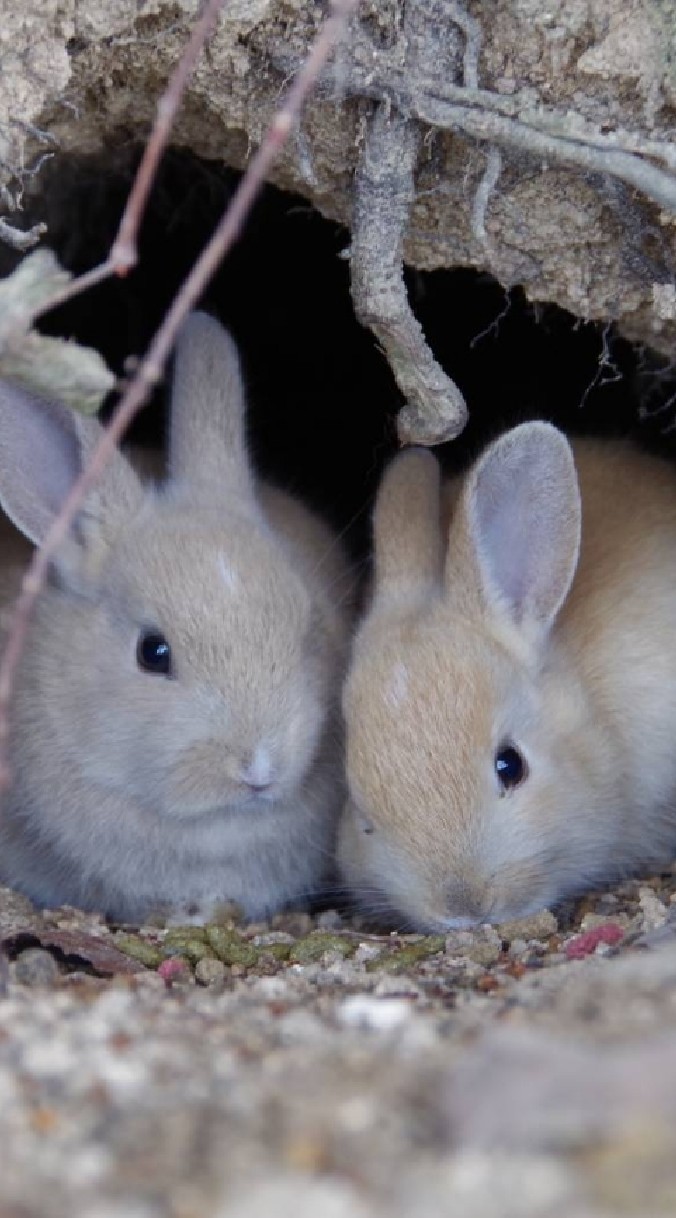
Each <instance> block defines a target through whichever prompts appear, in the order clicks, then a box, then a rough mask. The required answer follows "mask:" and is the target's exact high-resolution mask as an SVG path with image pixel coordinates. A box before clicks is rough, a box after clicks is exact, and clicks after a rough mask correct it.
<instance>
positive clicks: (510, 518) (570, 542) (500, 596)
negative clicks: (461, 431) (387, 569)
mask: <svg viewBox="0 0 676 1218" xmlns="http://www.w3.org/2000/svg"><path fill="white" fill-rule="evenodd" d="M464 510H465V513H466V515H465V520H466V525H467V529H468V534H469V541H470V545H471V548H472V550H473V554H474V559H475V564H476V568H477V574H478V577H479V583H480V587H481V593H482V599H483V600H484V603H485V605H486V606H487V607H488V608H489V609H492V610H496V611H498V612H502V613H506V614H507V616H508V618H509V619H510V620H511V622H512V623H513V624H514V625H515V626H517V627H519V628H523V629H526V630H527V631H528V630H529V629H534V630H535V631H536V632H542V631H544V632H546V631H547V630H548V629H549V627H550V626H551V625H552V623H553V622H554V619H555V618H556V615H557V613H558V612H559V610H560V608H561V606H562V604H563V602H564V600H565V598H566V596H567V595H568V592H569V590H570V585H571V583H572V581H573V576H574V575H575V570H576V567H577V561H578V556H579V550H580V526H581V505H580V490H579V486H578V480H577V473H576V470H575V462H574V460H573V454H572V451H571V448H570V445H569V443H568V441H567V440H566V438H565V436H564V435H562V433H561V432H560V431H557V429H556V428H555V427H552V426H551V425H550V424H549V423H540V422H535V423H524V424H522V425H521V426H520V427H515V428H514V429H513V430H512V431H509V432H507V433H506V434H505V435H503V436H501V437H500V439H499V440H496V442H495V443H494V444H491V446H490V447H489V448H488V449H487V451H486V452H485V453H484V455H483V457H481V459H480V460H479V462H478V463H477V465H476V466H475V467H474V469H473V471H472V472H471V474H470V475H469V478H468V481H467V485H466V488H465V492H464ZM452 579H453V571H452V569H451V570H450V572H449V582H451V581H452Z"/></svg>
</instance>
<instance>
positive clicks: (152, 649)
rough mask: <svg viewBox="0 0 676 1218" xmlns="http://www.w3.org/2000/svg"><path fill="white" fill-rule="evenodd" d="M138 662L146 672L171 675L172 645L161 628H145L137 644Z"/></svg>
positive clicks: (165, 675)
mask: <svg viewBox="0 0 676 1218" xmlns="http://www.w3.org/2000/svg"><path fill="white" fill-rule="evenodd" d="M136 662H137V664H138V666H139V668H142V669H143V671H144V672H156V673H160V675H161V676H164V677H168V676H170V675H171V647H170V646H169V644H168V642H167V640H166V639H165V637H164V635H163V634H160V632H159V630H144V631H143V632H142V633H141V634H140V635H139V640H138V643H137V646H136Z"/></svg>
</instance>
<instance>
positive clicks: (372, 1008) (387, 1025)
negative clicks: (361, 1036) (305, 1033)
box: [336, 994, 412, 1032]
mask: <svg viewBox="0 0 676 1218" xmlns="http://www.w3.org/2000/svg"><path fill="white" fill-rule="evenodd" d="M411 1011H412V1003H410V1002H408V1001H407V1000H406V999H405V998H373V997H372V996H371V995H370V994H351V995H350V997H349V998H346V999H344V1001H343V1002H341V1003H340V1005H339V1007H338V1008H337V1011H336V1016H337V1018H338V1020H339V1021H340V1023H342V1024H345V1025H346V1026H347V1027H351V1028H361V1029H365V1030H367V1031H373V1032H392V1031H393V1030H394V1029H395V1028H398V1027H401V1025H402V1024H404V1023H406V1022H407V1021H408V1020H409V1019H410V1018H411Z"/></svg>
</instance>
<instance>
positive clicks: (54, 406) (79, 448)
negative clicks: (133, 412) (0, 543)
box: [0, 381, 141, 545]
mask: <svg viewBox="0 0 676 1218" xmlns="http://www.w3.org/2000/svg"><path fill="white" fill-rule="evenodd" d="M100 430H101V429H100V425H99V424H98V423H97V422H96V420H95V419H85V418H82V417H81V416H79V415H77V414H75V413H74V412H72V411H70V410H68V409H67V407H65V406H62V405H61V404H60V403H59V402H55V401H48V400H47V399H44V398H38V397H35V396H34V395H33V394H30V393H27V392H26V391H25V390H24V389H20V388H19V387H18V386H16V385H10V384H8V383H7V382H6V381H2V382H0V505H1V506H2V508H3V510H4V511H5V512H6V514H7V515H8V516H9V518H10V520H11V521H12V522H13V523H14V524H15V525H16V527H17V528H18V529H20V530H21V532H22V533H23V534H24V535H25V536H26V537H27V538H28V539H29V541H32V542H35V543H36V544H37V545H39V544H40V542H41V541H42V539H43V537H44V535H45V533H46V532H47V529H48V528H49V526H50V525H51V523H52V521H53V519H54V517H55V515H56V513H57V512H58V510H59V508H60V506H61V504H62V503H63V501H64V499H65V497H66V495H67V494H68V491H69V490H70V488H71V486H72V485H73V482H74V481H75V479H76V478H77V476H78V475H79V473H80V472H81V470H82V466H83V464H84V462H85V461H86V457H87V454H88V452H89V450H90V449H91V447H93V445H94V443H95V442H96V438H97V437H98V435H99V434H100ZM140 494H141V488H140V483H139V482H138V479H137V478H136V475H135V474H134V473H133V471H132V470H131V468H130V467H129V465H128V462H127V461H126V459H125V458H124V457H123V456H122V455H121V454H119V453H116V454H115V456H114V457H113V459H112V461H111V462H110V463H109V465H108V468H107V469H106V471H104V474H103V477H102V479H101V482H100V484H99V485H98V486H97V487H96V489H95V490H94V491H93V492H92V493H91V495H90V498H89V499H88V501H87V506H88V508H89V507H90V506H92V507H93V510H94V512H95V514H97V515H98V514H102V513H103V512H104V511H105V510H107V508H111V509H112V508H113V507H115V508H118V507H119V508H121V509H123V510H124V509H125V508H127V507H128V506H130V501H131V499H132V497H134V496H138V495H140Z"/></svg>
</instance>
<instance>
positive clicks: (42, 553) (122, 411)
mask: <svg viewBox="0 0 676 1218" xmlns="http://www.w3.org/2000/svg"><path fill="white" fill-rule="evenodd" d="M356 3H357V0H332V12H331V14H330V16H329V17H328V18H327V19H326V21H325V22H324V24H323V26H322V28H321V29H320V31H319V33H318V35H317V37H316V39H315V42H314V44H313V46H312V47H311V49H310V52H309V54H308V57H307V59H306V60H305V62H304V64H303V65H302V67H301V68H300V70H299V72H298V75H297V76H296V79H295V80H294V82H293V84H292V86H291V88H290V89H289V91H288V93H287V94H286V97H285V98H284V100H283V101H282V102H281V104H280V106H279V108H278V109H277V111H276V113H275V115H274V117H273V119H272V122H271V124H270V126H269V128H268V130H267V132H266V134H265V136H264V138H263V142H262V144H261V145H260V148H259V149H258V151H257V152H256V154H255V156H254V157H253V158H252V160H251V161H250V163H249V166H248V168H247V171H246V173H245V174H244V177H243V178H242V179H241V181H240V184H239V186H238V188H237V190H236V191H235V193H234V195H233V196H232V198H231V200H230V203H229V205H228V207H227V209H226V211H225V213H224V215H223V218H222V219H221V221H220V223H219V225H218V227H217V228H216V230H215V232H214V234H213V236H212V237H211V240H210V241H209V242H208V243H207V245H206V246H205V248H204V250H203V251H202V254H201V255H200V257H199V258H198V260H197V262H196V263H195V265H194V267H193V268H192V270H191V271H190V274H189V275H188V277H187V279H186V280H185V281H184V283H183V285H182V287H181V288H180V290H179V292H178V294H177V295H176V297H175V299H174V301H173V304H172V305H171V307H170V309H169V311H168V313H167V315H166V317H165V318H164V321H163V322H162V325H161V326H160V328H159V330H158V331H157V333H156V334H155V337H154V338H153V341H152V343H151V344H150V348H149V350H148V353H147V355H146V356H145V358H144V359H143V360H142V361H141V363H140V365H139V367H138V369H137V370H136V373H135V375H134V377H133V379H132V381H131V384H130V385H129V387H128V389H127V391H126V392H125V394H124V396H123V397H122V398H121V400H120V402H119V403H118V406H117V408H116V410H115V413H114V414H113V417H112V419H111V421H110V424H109V425H108V427H107V428H106V429H105V431H104V432H103V435H102V436H101V439H100V441H99V443H98V444H97V446H96V448H95V449H94V451H93V452H92V454H91V457H90V460H89V461H88V463H87V465H86V467H85V469H84V470H83V471H82V474H81V475H80V477H79V478H78V479H77V481H76V482H75V484H74V485H73V487H72V488H71V490H70V493H69V494H68V496H67V497H66V500H65V503H64V504H63V506H62V508H61V510H60V512H59V514H58V516H57V517H56V518H55V520H54V522H53V523H52V525H51V527H50V529H49V531H48V533H47V535H46V537H45V539H44V541H43V544H42V546H41V547H40V549H39V550H36V552H35V554H34V556H33V560H32V562H31V564H30V566H29V568H28V570H27V572H26V574H25V576H24V579H23V582H22V587H21V593H20V595H19V598H18V600H17V604H16V607H15V610H14V614H13V617H12V621H11V625H10V628H9V631H8V639H7V644H6V647H5V650H4V653H3V656H2V661H1V662H0V784H1V785H2V786H3V787H5V788H6V787H7V785H8V783H9V782H10V781H11V773H10V769H9V763H8V759H7V745H8V737H9V707H10V702H11V697H12V691H13V687H14V679H15V674H16V670H17V667H18V664H19V660H20V659H21V654H22V651H23V647H24V643H25V640H26V635H27V632H28V627H29V625H30V617H31V612H32V609H33V606H34V604H35V601H36V599H37V597H38V595H39V593H40V591H41V590H42V587H43V585H44V582H45V579H46V576H47V572H48V570H49V565H50V562H51V561H52V558H53V557H54V554H55V553H56V551H57V550H58V548H59V546H60V545H61V544H62V542H63V541H64V540H65V538H66V535H67V533H68V530H69V528H70V526H71V524H72V523H73V521H74V519H75V517H76V515H77V513H78V511H79V509H80V507H81V506H82V503H83V501H84V499H85V498H86V496H87V494H88V492H89V491H90V490H91V488H92V487H93V486H94V484H95V482H96V480H97V478H98V477H99V476H100V474H101V471H102V470H103V468H104V467H105V465H106V462H107V461H108V460H109V459H110V457H111V455H112V453H113V452H114V451H115V448H116V446H117V444H118V442H119V440H120V439H121V437H122V435H123V434H124V432H125V431H126V429H127V427H128V425H129V423H130V422H131V420H132V419H133V417H134V416H135V415H136V414H137V412H138V411H139V410H140V408H141V407H142V406H143V404H144V402H145V401H146V399H147V397H148V395H149V393H150V390H151V388H152V387H153V385H154V384H155V383H156V382H157V380H158V379H159V378H160V377H161V375H162V372H163V369H164V365H165V363H166V360H167V358H168V356H169V354H170V352H171V349H172V346H173V344H174V342H175V340H176V337H177V335H178V331H179V329H180V327H181V324H182V323H183V321H184V319H185V317H186V316H187V314H188V312H189V311H190V309H191V308H192V307H193V305H194V304H195V303H196V302H197V300H198V299H199V297H200V296H201V294H202V292H203V291H204V289H205V287H206V285H207V283H208V282H209V279H210V278H211V276H212V275H213V273H214V271H215V270H216V268H217V267H218V264H219V263H220V261H221V259H222V258H223V256H224V255H225V254H226V253H227V251H228V250H229V249H230V247H231V246H232V245H233V243H234V241H235V240H236V239H237V236H238V235H239V232H240V229H241V227H242V225H243V223H244V221H245V219H246V217H247V215H248V213H249V211H250V209H251V205H252V203H253V201H254V198H255V197H256V195H257V193H258V192H259V190H260V189H261V187H262V185H263V183H264V181H265V177H266V175H267V172H268V170H269V168H270V166H271V164H272V162H273V161H274V160H275V158H276V156H277V155H278V153H279V151H280V149H281V147H282V145H283V144H284V142H285V140H286V139H287V137H288V135H289V133H290V132H291V130H292V129H293V126H294V123H295V122H296V120H297V118H298V115H299V113H300V110H301V107H302V105H303V102H304V100H305V98H306V97H307V95H308V93H310V91H311V90H312V89H313V87H314V86H315V84H316V82H317V79H318V77H319V74H320V72H321V71H322V68H323V67H324V64H325V63H326V61H327V60H328V58H329V56H330V54H331V51H332V50H333V48H334V46H335V45H336V43H337V42H338V40H339V38H340V36H341V34H342V33H343V30H344V28H345V26H346V24H347V21H348V18H349V16H350V14H351V13H352V12H353V10H354V8H355V7H356ZM215 7H216V6H215V5H213V4H212V5H211V6H210V8H211V9H215ZM173 79H174V80H175V79H176V74H175V76H174V78H173ZM165 96H166V95H165ZM168 134H169V132H168V130H166V131H165V134H164V140H165V142H166V138H167V137H168ZM146 194H147V191H146ZM144 199H145V195H144V196H143V197H142V199H141V204H140V206H142V205H143V201H144Z"/></svg>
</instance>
